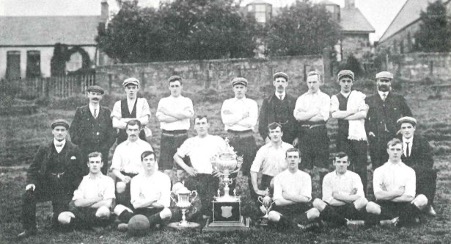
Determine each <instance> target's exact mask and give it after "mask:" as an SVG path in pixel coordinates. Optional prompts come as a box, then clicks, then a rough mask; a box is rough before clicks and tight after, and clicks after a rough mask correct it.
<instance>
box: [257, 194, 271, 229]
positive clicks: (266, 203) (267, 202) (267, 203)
mask: <svg viewBox="0 0 451 244" xmlns="http://www.w3.org/2000/svg"><path fill="white" fill-rule="evenodd" d="M258 202H260V203H261V204H262V206H263V207H264V208H265V215H264V216H263V217H261V218H260V223H259V225H261V226H266V225H268V217H269V216H268V214H269V211H271V208H272V206H273V204H274V201H273V200H272V198H271V197H270V196H268V195H266V196H264V197H263V196H259V197H258Z"/></svg>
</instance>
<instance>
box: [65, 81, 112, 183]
mask: <svg viewBox="0 0 451 244" xmlns="http://www.w3.org/2000/svg"><path fill="white" fill-rule="evenodd" d="M103 93H104V91H103V89H102V87H100V86H90V87H88V89H87V97H88V99H89V103H88V105H85V106H82V107H79V108H77V110H76V111H75V117H74V120H73V121H72V125H71V127H70V129H69V133H70V137H71V140H72V142H73V143H75V144H77V145H78V147H79V148H80V150H81V152H82V156H83V158H82V161H83V162H87V161H88V154H90V153H91V152H100V153H101V154H102V162H103V166H102V173H103V174H104V175H106V174H107V172H108V153H109V151H110V147H111V146H112V145H113V144H114V141H115V140H116V133H115V131H114V129H113V124H112V122H111V117H110V116H111V111H110V109H109V108H107V107H104V106H101V105H100V101H101V100H102V97H103Z"/></svg>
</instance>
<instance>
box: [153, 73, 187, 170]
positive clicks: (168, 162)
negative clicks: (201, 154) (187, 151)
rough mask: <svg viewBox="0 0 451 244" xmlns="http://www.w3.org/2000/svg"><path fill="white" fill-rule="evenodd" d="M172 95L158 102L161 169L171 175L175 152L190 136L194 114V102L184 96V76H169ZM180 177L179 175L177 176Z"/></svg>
mask: <svg viewBox="0 0 451 244" xmlns="http://www.w3.org/2000/svg"><path fill="white" fill-rule="evenodd" d="M168 81H169V90H170V91H171V95H170V96H169V97H165V98H162V99H161V100H160V102H158V108H157V113H156V116H157V119H158V121H160V128H161V140H160V162H159V163H160V164H159V165H158V166H159V168H160V170H162V171H163V172H165V173H166V174H167V175H169V177H171V176H172V174H171V171H172V169H173V168H174V167H176V165H174V160H173V157H174V154H175V153H176V152H177V148H178V147H180V145H182V143H183V142H184V141H185V140H186V139H187V138H188V130H189V128H190V118H192V117H193V116H194V108H193V102H192V101H191V99H189V98H188V97H184V96H182V89H183V85H182V78H181V77H180V76H177V75H174V76H171V77H169V80H168ZM177 177H178V176H177Z"/></svg>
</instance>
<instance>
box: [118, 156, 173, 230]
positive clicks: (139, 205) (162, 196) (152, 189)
mask: <svg viewBox="0 0 451 244" xmlns="http://www.w3.org/2000/svg"><path fill="white" fill-rule="evenodd" d="M140 157H141V160H142V163H141V164H142V168H143V171H142V172H141V173H139V174H138V175H137V176H135V177H134V178H133V179H132V181H131V204H132V207H131V208H132V209H130V208H128V207H126V206H123V205H117V206H116V207H115V208H114V213H115V214H116V215H117V216H118V219H119V220H120V221H121V222H122V223H123V224H119V226H118V229H119V230H127V229H128V225H127V223H128V222H129V220H130V219H131V218H132V217H133V216H135V215H137V214H142V215H144V216H146V217H147V219H148V220H149V223H150V227H151V228H152V227H154V226H155V225H156V224H161V223H162V222H163V221H164V220H168V219H170V218H171V216H172V214H171V210H170V209H169V206H170V204H171V199H170V196H171V179H169V176H167V175H166V174H164V173H161V172H160V171H158V163H157V159H156V158H155V153H154V152H153V151H144V152H143V153H142V154H141V155H140Z"/></svg>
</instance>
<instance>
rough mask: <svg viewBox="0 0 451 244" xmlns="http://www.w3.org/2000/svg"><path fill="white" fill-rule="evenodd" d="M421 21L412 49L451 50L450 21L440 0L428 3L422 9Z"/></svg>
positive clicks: (425, 50)
mask: <svg viewBox="0 0 451 244" xmlns="http://www.w3.org/2000/svg"><path fill="white" fill-rule="evenodd" d="M420 16H421V20H422V23H421V24H420V29H419V30H418V31H417V32H416V33H415V46H414V50H416V51H423V52H449V51H451V23H449V22H448V20H447V16H446V6H445V5H444V4H443V3H442V1H441V0H438V1H436V2H433V3H430V4H429V6H428V7H427V9H426V12H424V11H422V12H421V14H420Z"/></svg>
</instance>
